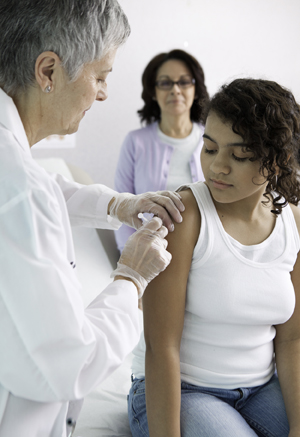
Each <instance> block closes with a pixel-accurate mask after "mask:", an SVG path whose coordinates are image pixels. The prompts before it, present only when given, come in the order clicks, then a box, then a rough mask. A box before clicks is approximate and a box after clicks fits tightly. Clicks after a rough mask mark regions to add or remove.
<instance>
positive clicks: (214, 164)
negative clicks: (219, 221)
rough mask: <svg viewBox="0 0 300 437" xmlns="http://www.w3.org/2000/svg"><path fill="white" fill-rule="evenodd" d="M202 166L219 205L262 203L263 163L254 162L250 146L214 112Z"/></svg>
mask: <svg viewBox="0 0 300 437" xmlns="http://www.w3.org/2000/svg"><path fill="white" fill-rule="evenodd" d="M203 140H204V145H203V148H202V151H201V165H202V170H203V174H204V177H205V181H206V184H207V186H208V187H209V189H210V192H211V194H212V197H213V198H214V200H215V201H216V202H219V203H223V204H224V203H228V204H229V203H234V202H239V201H243V202H244V201H245V200H246V201H247V200H249V201H252V200H253V201H254V202H258V201H260V200H261V198H262V195H263V193H264V192H265V188H266V184H267V182H266V178H265V177H264V176H262V175H261V174H260V172H259V168H260V162H259V161H251V160H250V158H251V157H252V156H253V154H252V152H248V151H246V143H245V142H244V140H243V138H242V137H241V136H240V135H237V134H236V133H234V132H233V130H232V125H231V124H230V123H224V122H223V121H222V120H221V119H220V118H219V117H218V116H217V115H216V114H215V113H214V112H211V113H209V115H208V117H207V121H206V126H205V133H204V135H203Z"/></svg>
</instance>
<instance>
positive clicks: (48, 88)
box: [44, 85, 52, 93]
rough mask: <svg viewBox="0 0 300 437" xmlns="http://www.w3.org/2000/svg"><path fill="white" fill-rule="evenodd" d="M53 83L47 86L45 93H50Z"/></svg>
mask: <svg viewBox="0 0 300 437" xmlns="http://www.w3.org/2000/svg"><path fill="white" fill-rule="evenodd" d="M51 89H52V88H51V85H48V86H46V88H45V89H44V92H45V93H50V91H51Z"/></svg>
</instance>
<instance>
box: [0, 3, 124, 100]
mask: <svg viewBox="0 0 300 437" xmlns="http://www.w3.org/2000/svg"><path fill="white" fill-rule="evenodd" d="M129 34H130V26H129V23H128V20H127V17H126V15H125V14H124V12H123V10H122V8H121V7H120V5H119V3H118V2H117V0H84V1H82V0H1V3H0V87H1V88H2V89H3V90H4V91H5V92H6V93H7V94H9V95H11V96H13V95H15V94H17V93H18V92H20V91H24V90H26V88H28V86H30V85H34V84H35V62H36V59H37V57H38V56H39V55H40V54H41V53H42V52H45V51H53V52H54V53H56V54H57V56H58V57H59V58H60V60H61V62H62V66H63V67H64V68H65V70H66V73H67V75H68V76H69V79H70V81H72V80H75V79H76V78H77V77H78V75H79V74H80V72H81V70H82V68H83V66H84V65H85V64H87V63H90V62H93V61H95V60H99V59H101V58H102V57H103V56H104V55H105V54H106V53H107V52H108V51H109V50H110V49H112V48H117V47H119V46H120V45H122V44H123V43H124V42H125V41H126V39H127V38H128V36H129Z"/></svg>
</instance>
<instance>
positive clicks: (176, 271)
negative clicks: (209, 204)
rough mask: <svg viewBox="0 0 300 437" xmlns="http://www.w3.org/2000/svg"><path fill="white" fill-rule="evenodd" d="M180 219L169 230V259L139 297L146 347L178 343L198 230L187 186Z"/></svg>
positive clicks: (197, 222)
mask: <svg viewBox="0 0 300 437" xmlns="http://www.w3.org/2000/svg"><path fill="white" fill-rule="evenodd" d="M180 194H181V196H182V200H183V203H184V205H185V211H184V213H183V222H182V223H180V224H175V230H174V232H172V233H169V234H168V236H167V240H168V251H169V252H170V253H171V254H172V261H171V263H170V265H169V266H168V267H167V268H166V270H165V271H164V272H162V273H160V274H159V275H158V277H156V278H155V279H154V280H153V281H152V282H151V283H150V284H149V285H148V287H147V289H146V291H145V293H144V297H143V310H144V332H145V340H146V344H147V348H151V349H159V348H163V349H165V347H167V346H176V347H178V348H179V347H180V340H181V335H182V328H183V321H184V310H185V300H186V287H187V280H188V275H189V271H190V267H191V261H192V256H193V251H194V247H195V245H196V243H197V240H198V236H199V232H200V222H201V220H200V212H199V209H198V205H197V202H196V200H195V198H194V196H193V194H192V192H191V190H186V191H182V192H181V193H180Z"/></svg>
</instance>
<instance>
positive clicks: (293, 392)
mask: <svg viewBox="0 0 300 437" xmlns="http://www.w3.org/2000/svg"><path fill="white" fill-rule="evenodd" d="M275 354H276V366H277V373H278V378H279V383H280V387H281V391H282V395H283V399H284V403H285V408H286V412H287V416H288V420H289V425H290V430H292V429H297V430H299V431H300V415H299V411H300V340H294V341H289V342H283V343H278V344H276V342H275ZM299 436H300V432H299Z"/></svg>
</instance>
